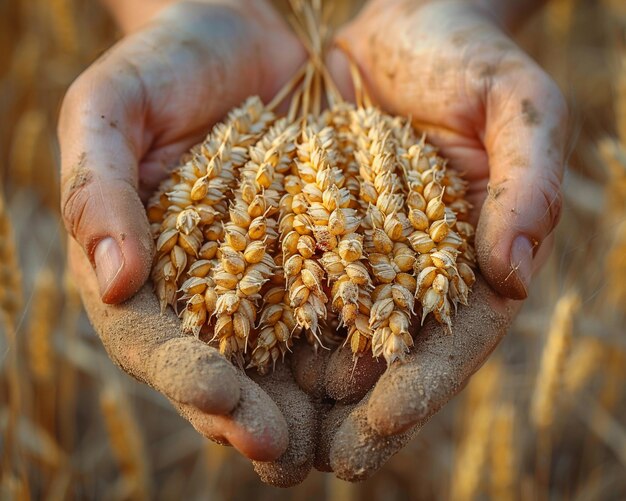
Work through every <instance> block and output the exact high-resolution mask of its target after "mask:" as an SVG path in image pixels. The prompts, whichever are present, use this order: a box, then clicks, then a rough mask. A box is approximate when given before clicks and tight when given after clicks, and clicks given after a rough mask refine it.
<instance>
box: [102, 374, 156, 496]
mask: <svg viewBox="0 0 626 501" xmlns="http://www.w3.org/2000/svg"><path fill="white" fill-rule="evenodd" d="M100 409H101V412H102V416H103V418H104V421H105V424H106V429H107V433H108V438H109V443H110V445H111V448H112V450H113V453H114V455H115V458H116V459H117V462H118V464H119V468H120V471H121V473H122V481H123V484H124V487H125V489H124V490H125V491H127V492H128V493H129V494H130V497H132V498H136V499H150V498H151V492H152V486H151V484H150V467H149V461H148V456H147V454H146V452H145V446H144V444H143V439H142V433H141V428H140V427H139V424H138V423H137V420H136V419H135V417H134V416H133V414H132V412H131V406H130V402H128V401H127V399H126V398H125V397H124V395H123V394H122V393H121V390H120V389H119V388H117V387H114V386H113V385H109V386H107V387H105V388H104V389H103V390H102V391H101V392H100Z"/></svg>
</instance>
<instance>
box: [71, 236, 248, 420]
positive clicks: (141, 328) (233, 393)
mask: <svg viewBox="0 0 626 501" xmlns="http://www.w3.org/2000/svg"><path fill="white" fill-rule="evenodd" d="M69 254H70V265H71V268H72V272H73V274H74V276H76V277H81V280H80V293H81V297H82V300H83V304H84V305H85V309H86V310H87V314H88V316H89V319H90V321H91V323H92V325H93V326H94V329H95V330H96V332H97V333H98V334H99V336H100V339H101V340H102V344H103V345H104V347H105V348H106V350H107V352H108V354H109V356H110V357H111V359H112V360H113V361H114V362H115V363H116V364H118V365H119V366H120V367H121V368H122V369H123V370H125V371H126V372H127V373H129V374H130V375H132V376H134V377H135V378H137V379H139V380H140V381H142V382H145V383H147V384H149V385H150V386H152V387H153V388H155V389H156V390H157V391H160V392H161V393H163V394H165V395H166V396H167V397H168V398H170V399H171V400H173V401H174V402H178V403H180V404H187V405H189V406H193V407H194V408H197V409H198V410H199V411H202V412H208V413H213V414H227V413H229V412H230V411H231V410H232V409H233V408H234V407H235V406H236V405H237V403H238V402H239V399H240V381H239V379H238V376H237V370H236V369H235V368H234V367H233V366H232V364H230V363H229V362H228V361H227V360H225V359H224V358H223V357H222V356H220V355H219V353H218V352H217V350H215V349H214V348H211V347H210V346H208V345H207V344H205V343H203V342H201V341H199V340H198V339H196V338H194V337H188V336H182V335H181V331H180V321H179V320H178V319H177V318H176V317H175V315H174V313H173V312H171V311H169V310H168V311H167V312H166V313H165V314H163V315H162V314H161V313H160V307H159V304H158V300H157V298H156V296H155V295H154V293H153V292H152V290H151V289H150V286H149V285H146V286H144V287H143V288H142V289H141V290H140V291H139V293H138V294H136V295H135V296H134V297H133V298H132V299H131V300H129V301H127V302H126V303H123V304H121V305H117V306H110V305H107V304H104V303H102V301H100V297H99V291H98V284H97V282H96V279H95V277H94V276H93V274H92V273H91V270H90V266H89V262H88V261H87V258H86V257H85V255H84V253H83V252H82V251H81V249H80V248H79V247H78V244H77V243H76V242H74V241H70V242H69Z"/></svg>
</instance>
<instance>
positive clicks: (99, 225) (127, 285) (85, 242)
mask: <svg viewBox="0 0 626 501" xmlns="http://www.w3.org/2000/svg"><path fill="white" fill-rule="evenodd" d="M100 64H101V65H105V64H106V62H104V63H100ZM99 68H100V67H99V66H94V67H92V68H91V69H89V70H87V72H85V73H84V74H83V75H81V77H79V79H78V80H76V82H74V84H72V86H71V87H70V89H69V91H68V93H67V95H66V97H65V99H64V102H63V106H62V110H61V116H60V120H59V141H60V146H61V189H62V193H61V211H62V215H63V220H64V222H65V226H66V228H67V230H68V232H69V233H70V235H71V236H72V237H73V238H75V239H76V240H77V241H78V243H79V244H80V245H81V247H82V248H83V250H84V252H85V253H86V254H87V256H88V258H89V261H90V262H91V265H92V267H93V268H94V270H95V272H96V275H97V277H98V284H99V287H100V295H101V298H102V300H103V301H104V302H106V303H118V302H121V301H124V300H125V299H128V298H129V297H130V296H132V295H133V294H134V293H135V292H137V291H138V290H139V288H140V287H141V286H142V284H143V283H144V282H145V281H146V279H147V277H148V274H149V272H150V266H151V262H152V256H153V242H152V238H151V235H150V227H149V224H148V220H147V217H146V214H145V209H144V207H143V204H142V203H141V200H140V198H139V195H138V193H137V183H138V173H137V169H138V168H137V165H138V159H139V158H140V156H141V155H142V154H143V152H142V141H143V137H142V135H143V133H142V129H143V127H142V113H141V106H143V102H144V96H143V88H142V85H141V83H140V82H139V81H138V78H136V77H135V75H136V73H133V72H132V71H130V69H129V68H121V71H116V72H111V71H105V70H104V69H99ZM123 70H126V71H123Z"/></svg>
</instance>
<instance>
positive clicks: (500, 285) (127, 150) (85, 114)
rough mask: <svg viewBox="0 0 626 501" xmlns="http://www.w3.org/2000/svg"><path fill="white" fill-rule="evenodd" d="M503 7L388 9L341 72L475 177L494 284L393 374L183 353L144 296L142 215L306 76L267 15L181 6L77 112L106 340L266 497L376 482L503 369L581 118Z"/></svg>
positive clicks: (386, 2)
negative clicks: (451, 407)
mask: <svg viewBox="0 0 626 501" xmlns="http://www.w3.org/2000/svg"><path fill="white" fill-rule="evenodd" d="M165 3H168V2H165ZM496 3H497V2H496ZM488 5H489V4H488V2H485V1H482V2H478V1H476V2H474V3H473V2H471V1H467V0H465V1H462V0H459V1H447V0H439V1H427V0H422V1H417V2H415V1H413V2H407V1H399V0H372V1H371V2H370V3H369V4H367V5H366V6H365V7H364V9H363V10H362V11H361V13H360V14H359V15H358V16H357V17H356V18H355V19H354V20H352V21H351V22H349V23H348V24H347V25H346V26H344V27H343V28H341V29H340V30H339V31H338V34H337V41H338V44H337V47H338V48H335V49H333V50H332V51H331V53H330V54H329V56H328V65H329V69H330V72H331V74H332V75H333V78H334V79H335V81H336V83H337V85H338V86H339V88H340V89H341V90H342V92H343V93H344V95H345V96H346V97H347V98H348V99H349V98H350V95H351V92H352V87H351V78H350V71H349V63H348V58H347V57H346V53H348V54H349V55H350V58H352V60H353V61H354V62H355V63H356V65H357V66H358V68H359V70H360V72H361V73H362V76H363V80H364V82H365V85H366V87H367V89H368V91H369V93H370V94H371V95H372V97H373V99H374V100H375V102H376V103H377V104H378V105H380V106H381V107H382V108H383V109H384V110H386V111H389V112H391V113H394V114H398V115H405V116H411V117H412V119H413V120H414V122H415V123H417V125H418V127H419V128H420V129H421V130H423V131H425V132H426V133H427V137H428V139H429V141H431V142H433V143H434V144H436V145H437V146H438V147H439V148H440V151H441V154H442V155H443V156H444V157H446V158H448V159H449V161H450V165H451V166H453V167H455V168H457V169H459V170H460V171H461V172H463V173H464V176H465V179H467V181H468V182H469V192H468V197H469V199H470V202H471V203H472V204H473V207H474V209H473V212H472V215H471V217H472V222H473V223H474V224H476V225H477V234H476V249H477V255H478V264H479V266H480V273H479V276H478V280H477V283H476V284H475V285H474V287H473V291H472V294H471V297H470V304H469V306H468V307H461V308H460V309H459V311H458V313H457V314H456V316H455V317H454V318H453V329H452V331H453V332H452V334H449V333H447V332H446V331H445V329H444V328H442V327H441V326H440V325H439V324H437V323H436V322H434V321H433V320H432V319H431V320H427V321H426V323H425V324H424V326H423V327H416V329H418V332H417V334H416V337H415V339H416V343H415V346H414V348H413V349H412V351H411V353H410V354H409V355H408V356H407V358H406V360H405V361H404V362H402V363H398V362H397V363H395V364H394V365H392V366H391V367H389V368H388V369H386V367H385V365H384V361H382V360H380V361H377V360H374V359H370V358H368V357H362V358H361V359H360V360H359V361H358V362H357V364H356V367H355V366H354V362H353V360H352V356H351V353H350V350H349V349H348V348H344V349H337V350H335V351H334V352H332V353H331V352H329V351H326V350H320V351H319V352H318V353H317V354H316V353H314V352H313V351H312V349H311V348H310V347H308V345H306V343H303V344H298V345H296V346H295V348H294V353H293V354H292V355H291V356H290V357H289V358H290V362H288V363H286V364H280V363H279V364H278V365H277V368H276V371H275V372H274V373H273V374H271V375H268V376H264V377H259V376H257V375H255V374H252V373H250V374H246V373H244V372H243V371H241V370H239V369H237V368H235V367H234V366H233V365H231V364H230V362H228V361H227V360H225V359H224V358H222V357H221V356H219V354H218V353H217V351H216V350H215V349H214V348H212V347H210V346H208V345H206V344H204V343H202V342H201V341H199V340H197V339H195V338H194V337H188V336H182V335H181V333H180V329H179V321H178V319H177V318H176V317H175V315H174V313H173V312H171V311H168V312H167V314H165V315H160V314H159V308H158V303H157V300H156V297H155V296H154V294H153V292H152V288H151V285H150V284H149V283H147V284H146V283H145V282H146V280H147V278H148V275H149V271H150V267H151V264H152V258H153V254H154V246H153V243H152V238H151V236H150V231H149V225H148V221H147V219H146V216H145V210H144V205H143V202H145V201H146V199H147V197H148V196H149V195H150V193H151V192H152V191H153V190H154V189H155V188H156V187H157V185H158V183H159V181H160V180H161V179H163V178H164V177H165V176H167V174H168V170H169V169H171V168H172V167H173V166H174V165H176V162H177V159H178V158H179V157H180V155H181V154H182V153H184V152H185V151H187V150H188V149H189V148H190V147H191V146H192V145H194V144H196V143H197V142H199V141H201V140H202V139H203V137H204V136H205V135H206V134H207V131H208V129H209V128H210V126H211V125H212V124H214V123H215V122H218V121H220V120H221V119H222V118H223V117H224V115H225V114H226V113H227V112H228V111H229V110H230V109H231V108H233V107H235V106H237V105H239V104H240V103H241V102H242V101H243V100H244V99H245V98H246V97H247V96H250V95H260V96H261V98H262V99H263V100H264V101H265V102H268V101H269V100H270V99H271V98H272V97H273V96H274V94H275V93H276V92H277V91H278V90H279V89H280V88H281V87H282V86H283V84H284V83H285V82H287V81H288V80H289V79H290V78H291V77H292V76H293V75H294V73H295V72H296V71H297V70H298V68H300V67H301V65H302V64H303V61H304V60H305V58H306V57H307V53H306V51H305V49H304V48H303V46H302V45H301V43H300V42H299V40H298V38H297V37H296V36H295V35H294V34H293V32H292V31H291V30H290V29H289V27H288V25H287V24H286V23H285V21H284V20H283V19H282V17H281V16H280V15H279V14H278V13H277V12H275V11H274V10H273V9H272V8H271V6H270V5H269V4H268V3H266V2H264V1H261V0H258V1H257V0H255V1H252V0H247V1H245V0H240V1H239V0H231V1H195V2H191V1H183V2H179V3H175V4H173V5H169V6H165V8H163V9H161V10H159V11H158V12H157V13H155V15H150V19H149V20H145V19H142V18H141V16H137V15H135V14H133V15H131V16H130V17H129V18H127V19H126V21H124V20H122V21H123V22H122V26H123V27H124V26H125V27H126V28H127V31H129V32H130V33H129V34H128V35H127V36H126V37H125V38H123V39H122V40H121V41H120V42H119V43H117V44H116V45H115V46H114V47H112V48H111V49H110V50H108V51H107V52H106V53H105V54H104V55H103V56H102V57H101V58H100V59H99V60H98V61H96V62H95V63H94V64H93V65H92V66H91V67H90V68H89V69H87V70H86V71H85V72H84V73H83V74H82V75H81V76H80V77H79V78H78V79H77V81H76V82H75V83H74V84H73V85H72V86H71V88H70V89H69V91H68V93H67V96H66V98H65V101H64V103H63V107H62V112H61V118H60V124H59V135H60V142H61V154H62V187H63V188H62V211H63V217H64V219H65V223H66V226H67V228H68V231H69V233H70V234H71V236H72V237H73V239H70V246H69V253H70V265H71V268H72V271H73V273H74V276H75V277H76V282H77V284H78V286H79V288H80V290H81V294H82V297H83V301H84V304H85V307H86V309H87V312H88V314H89V316H90V318H91V320H92V323H93V324H94V326H95V328H96V330H97V331H98V333H99V335H100V337H101V339H102V342H103V344H104V346H105V348H106V349H107V351H108V353H109V355H110V357H111V358H112V359H113V360H114V361H115V362H116V363H117V364H119V365H120V366H121V367H122V368H123V369H124V370H125V371H126V372H128V373H129V374H131V375H132V376H134V377H135V378H137V379H139V380H141V381H143V382H145V383H147V384H149V385H150V386H152V387H153V388H155V389H156V390H158V391H160V392H161V393H163V394H164V395H165V396H166V397H167V398H168V399H169V400H170V401H171V402H172V404H173V405H174V406H175V407H176V409H177V410H178V411H179V412H180V414H181V415H182V416H184V417H185V418H186V419H187V420H189V421H190V422H191V424H192V425H193V426H194V427H195V428H196V430H198V431H199V432H200V433H201V434H202V435H204V436H206V437H208V438H210V439H212V440H215V441H217V442H220V443H229V444H230V445H232V446H233V447H235V448H236V449H237V450H238V451H239V452H241V454H243V455H244V456H246V457H248V458H250V459H251V460H253V461H254V467H255V469H256V471H257V472H258V474H259V475H260V477H261V478H262V479H263V480H264V481H266V482H269V483H272V484H275V485H292V484H295V483H298V482H300V481H302V480H303V479H304V478H305V477H306V475H307V473H308V472H309V471H310V469H311V468H312V467H315V468H318V469H321V470H325V471H331V470H332V471H334V472H335V474H336V475H337V476H339V477H341V478H344V479H347V480H358V479H363V478H366V477H368V476H369V475H371V474H372V473H374V472H375V471H376V470H377V469H378V468H380V466H381V465H382V464H383V463H384V462H385V461H386V460H387V459H388V458H389V457H390V456H391V455H392V454H394V453H395V452H397V451H398V450H399V449H400V448H402V447H403V446H404V445H405V444H406V443H407V442H408V441H409V440H410V438H411V437H412V436H413V435H414V434H415V433H416V432H417V431H419V429H420V428H421V427H422V426H423V425H424V423H425V422H426V421H427V420H428V419H429V418H430V417H431V416H432V415H433V414H434V413H436V412H437V411H438V410H439V409H440V408H441V407H442V406H443V405H444V404H445V403H446V402H447V401H448V400H449V399H450V398H452V397H453V396H454V395H455V394H456V393H458V392H459V391H460V390H461V389H462V388H463V387H464V385H465V384H466V383H467V381H468V379H469V378H470V376H471V375H472V374H473V373H474V372H475V371H476V370H477V369H478V368H479V367H480V365H481V364H482V363H483V362H484V361H485V359H486V358H487V356H488V355H489V354H490V353H491V351H492V350H493V349H494V348H495V346H496V345H497V343H498V342H499V341H500V339H501V338H502V337H503V335H504V334H505V333H506V331H507V329H508V327H509V326H510V323H511V321H512V318H513V316H514V315H515V313H516V311H517V310H518V308H519V305H520V303H521V301H520V300H523V299H525V298H526V296H527V291H528V287H529V283H530V280H531V277H532V275H533V273H534V271H535V270H536V269H537V268H538V266H539V264H540V263H541V261H543V260H544V257H545V255H546V254H547V252H548V251H549V247H550V245H549V238H548V236H549V234H550V232H551V231H552V229H553V228H554V226H555V224H556V223H557V220H558V217H559V211H560V207H561V202H560V201H561V195H560V184H561V176H562V171H563V163H564V144H565V127H564V124H565V121H566V106H565V104H564V100H563V97H562V96H561V94H560V92H559V90H558V89H557V87H556V86H555V84H554V83H553V82H552V81H551V80H550V78H549V77H548V76H547V75H546V74H545V73H544V72H543V71H542V70H541V69H540V68H539V66H538V65H537V64H536V63H535V62H533V61H532V59H531V58H530V57H528V56H527V55H526V54H525V53H524V52H522V51H521V50H520V49H519V48H518V47H517V46H516V45H515V44H514V43H513V42H512V41H511V39H510V38H509V37H507V35H505V33H504V30H505V29H506V28H507V27H508V25H507V22H508V21H507V20H506V16H499V15H498V14H497V12H496V11H497V10H498V9H496V8H495V7H494V9H493V10H490V9H489V7H488ZM494 13H495V14H494ZM144 21H147V22H144ZM415 324H416V325H419V321H418V320H417V319H416V321H415ZM385 369H386V370H385Z"/></svg>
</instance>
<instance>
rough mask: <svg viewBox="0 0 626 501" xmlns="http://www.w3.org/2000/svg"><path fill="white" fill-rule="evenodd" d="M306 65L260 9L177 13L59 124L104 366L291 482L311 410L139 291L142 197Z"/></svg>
mask: <svg viewBox="0 0 626 501" xmlns="http://www.w3.org/2000/svg"><path fill="white" fill-rule="evenodd" d="M304 57H305V52H304V50H303V49H302V47H301V46H300V44H299V43H298V41H297V39H296V38H295V36H294V35H293V34H291V32H290V31H289V29H288V27H287V26H286V24H285V23H284V22H283V21H282V20H281V19H280V17H279V16H278V15H277V14H276V13H275V12H274V11H273V10H272V9H271V8H270V7H269V6H268V5H267V4H266V3H265V2H263V1H228V2H219V1H209V0H204V1H202V2H178V3H177V4H175V5H173V6H171V7H167V8H166V9H164V10H163V11H161V12H160V13H159V14H158V15H157V16H156V17H155V18H154V19H152V21H150V22H149V24H147V25H145V26H144V27H143V28H141V29H138V30H137V31H136V32H135V33H134V34H132V35H130V36H127V37H125V38H124V39H122V40H121V41H120V42H119V43H118V44H117V45H115V46H114V47H113V48H111V49H110V50H109V51H107V52H106V53H105V54H104V55H103V56H102V57H101V58H100V59H99V60H98V61H97V62H95V63H94V64H93V65H92V66H91V67H90V68H89V69H88V70H87V71H85V73H84V74H83V75H81V76H80V77H79V78H78V80H77V81H76V82H75V83H74V84H73V85H72V87H71V88H70V90H69V91H68V94H67V96H66V98H65V101H64V103H63V108H62V113H61V118H60V123H59V137H60V143H61V157H62V185H63V188H62V211H63V216H64V219H65V223H66V226H67V229H68V231H69V233H70V235H71V236H72V237H73V240H71V241H70V261H71V267H72V269H73V271H74V275H75V277H76V282H77V284H78V285H79V287H80V290H81V294H82V297H83V301H84V304H85V307H86V309H87V312H88V314H89V316H90V318H91V321H92V323H93V325H94V327H95V329H96V331H97V332H98V333H99V335H100V337H101V339H102V342H103V344H104V346H105V347H106V349H107V351H108V353H109V355H110V356H111V358H112V359H113V360H114V361H115V362H116V363H117V364H119V365H120V366H121V367H122V368H123V369H124V370H125V371H126V372H128V373H129V374H131V375H133V376H134V377H136V378H137V379H139V380H141V381H143V382H145V383H147V384H149V385H150V386H152V387H154V388H155V389H157V390H158V391H160V392H162V393H163V394H165V395H166V396H167V397H168V398H169V399H170V400H171V401H172V402H173V404H174V405H175V407H176V408H177V409H178V411H179V412H180V413H181V414H182V415H183V416H184V417H185V418H187V419H188V420H189V421H190V422H191V423H192V424H193V425H194V426H195V427H196V429H197V430H198V431H199V432H200V433H202V434H203V435H205V436H207V437H210V438H213V439H214V440H217V441H219V442H229V443H230V444H232V445H233V446H234V447H236V448H237V449H238V450H239V451H240V452H241V453H242V454H244V455H245V456H247V457H248V458H250V459H253V460H256V461H258V462H256V463H255V467H256V468H257V470H258V471H259V473H260V474H261V475H262V476H263V477H264V478H265V479H266V480H267V481H270V482H274V483H283V484H284V483H297V482H298V481H301V480H302V479H303V478H304V476H306V474H307V472H308V470H309V469H310V466H311V462H312V461H311V457H312V454H313V453H312V447H313V445H312V444H313V441H312V440H311V438H310V435H311V434H312V432H313V431H312V430H313V417H314V416H313V410H312V408H311V407H310V404H309V403H308V399H307V398H306V396H305V395H304V393H302V391H301V390H299V388H298V387H297V385H296V384H295V383H294V382H293V379H292V377H291V373H290V372H289V370H288V369H286V368H283V369H281V370H279V371H277V372H276V373H275V374H274V375H273V376H271V377H269V378H264V379H263V380H259V384H257V383H255V382H254V381H252V380H251V379H249V378H248V377H247V376H246V374H245V373H243V372H242V371H239V370H237V369H235V368H234V367H233V366H232V365H231V364H230V363H229V362H227V361H226V360H225V359H224V358H223V357H221V356H220V355H219V353H218V352H217V351H216V350H215V349H213V348H211V347H209V346H207V345H206V344H204V343H202V342H200V341H199V340H197V339H195V338H193V337H188V336H185V337H182V336H181V334H180V321H179V320H178V319H177V318H176V317H175V315H174V313H173V312H171V311H170V312H168V313H167V314H166V315H163V316H161V314H160V311H159V306H158V301H157V298H156V297H155V295H154V293H153V292H152V289H151V285H150V284H148V285H144V282H145V281H146V278H147V277H148V274H149V272H150V268H151V265H152V258H153V243H152V238H151V235H150V229H149V224H148V221H147V218H146V215H145V209H144V206H143V204H142V199H143V200H145V198H146V196H147V195H148V194H150V193H151V192H152V191H153V190H154V188H155V187H156V186H157V184H158V182H159V181H160V180H161V179H162V178H163V177H165V176H166V175H167V173H168V168H171V167H172V166H173V165H175V163H176V162H177V160H178V158H179V156H180V155H181V154H182V153H183V152H185V151H187V150H188V149H189V148H190V147H191V146H192V145H193V144H195V143H197V142H199V141H200V140H201V139H202V138H203V137H204V136H205V135H206V133H207V131H208V130H209V128H210V127H211V126H212V125H213V123H215V122H216V121H218V120H221V119H222V117H223V116H224V115H225V114H226V113H227V112H228V111H229V110H230V109H231V108H233V107H234V106H237V105H239V104H240V103H241V102H242V101H243V100H244V99H245V98H246V97H248V96H250V95H260V96H261V98H262V99H264V100H266V101H267V100H269V99H271V97H273V96H274V94H275V93H276V91H277V90H278V89H279V88H280V87H281V86H282V85H283V84H284V83H285V82H286V81H287V80H289V78H290V77H291V76H292V75H293V74H294V73H295V71H296V70H297V68H298V67H299V66H300V65H301V64H302V62H303V60H304ZM133 295H134V296H133ZM131 296H132V298H131ZM128 298H131V299H130V300H128V301H127V302H126V303H123V304H120V305H119V306H110V305H109V304H105V303H120V302H122V301H124V300H127V299H128ZM263 387H264V388H266V389H267V391H265V390H264V389H263ZM262 461H266V462H262Z"/></svg>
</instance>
